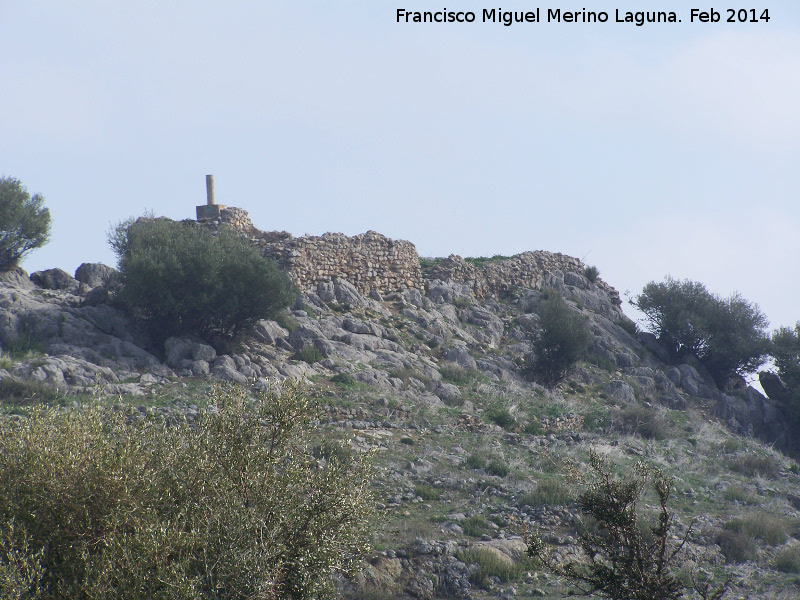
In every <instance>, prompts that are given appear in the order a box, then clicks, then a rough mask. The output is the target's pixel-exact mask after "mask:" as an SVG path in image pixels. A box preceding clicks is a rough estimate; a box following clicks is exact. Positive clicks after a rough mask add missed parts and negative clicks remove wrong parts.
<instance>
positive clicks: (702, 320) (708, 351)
mask: <svg viewBox="0 0 800 600" xmlns="http://www.w3.org/2000/svg"><path fill="white" fill-rule="evenodd" d="M632 304H633V305H634V306H636V307H637V308H638V309H639V310H641V311H642V312H643V313H644V315H645V318H646V320H647V324H648V327H649V329H650V331H651V332H652V333H654V334H655V335H656V336H657V337H658V338H659V340H661V341H662V342H663V343H664V344H665V345H666V346H667V348H668V349H669V351H670V352H671V353H672V355H673V357H675V358H680V357H682V356H684V355H686V354H691V355H694V356H696V357H697V358H698V359H699V360H700V362H701V363H702V364H703V365H704V366H705V367H706V368H707V369H708V370H709V372H710V373H711V375H713V377H714V379H715V380H716V382H717V384H718V385H720V386H722V385H725V384H726V383H727V382H728V380H729V379H730V378H731V377H733V376H734V375H746V374H748V373H752V372H754V371H755V370H756V369H758V367H759V366H760V365H761V364H763V363H764V360H765V358H766V355H767V352H768V350H769V338H768V336H767V331H766V328H767V325H768V320H767V317H766V316H765V315H764V314H763V313H762V312H761V310H760V309H759V307H758V305H757V304H754V303H751V302H748V301H747V300H745V299H744V298H742V297H741V296H740V295H739V294H738V293H734V294H732V295H731V296H729V297H728V298H721V297H719V296H718V295H716V294H712V293H711V292H709V291H708V290H707V289H706V287H705V286H704V285H703V284H702V283H698V282H696V281H689V280H688V279H687V280H685V281H679V280H677V279H673V278H671V277H667V278H666V279H665V280H664V281H663V282H662V283H656V282H654V281H651V282H650V283H648V284H647V285H646V286H645V287H644V289H643V290H642V293H641V294H639V295H638V296H637V297H636V298H635V299H634V300H633V301H632Z"/></svg>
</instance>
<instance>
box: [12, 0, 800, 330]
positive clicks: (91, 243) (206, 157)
mask: <svg viewBox="0 0 800 600" xmlns="http://www.w3.org/2000/svg"><path fill="white" fill-rule="evenodd" d="M450 4H451V5H452V6H449V7H448V3H447V2H438V3H437V2H430V1H427V0H426V1H418V2H412V3H409V4H402V3H393V4H389V3H386V2H375V1H367V0H352V1H348V0H339V1H337V2H335V3H333V2H328V1H323V0H304V1H302V2H286V1H283V2H272V1H269V0H267V1H263V0H262V1H258V2H255V1H253V2H245V1H234V0H232V1H229V2H225V3H223V2H219V1H217V2H211V1H203V0H194V1H191V2H189V1H181V0H173V1H170V2H163V1H148V0H139V1H137V2H126V3H122V2H119V1H112V0H80V1H76V2H57V1H55V0H51V1H43V0H24V1H16V0H2V2H0V73H2V76H0V175H5V176H11V177H16V178H18V179H20V180H21V181H22V182H23V184H24V185H26V186H27V188H28V190H29V191H30V192H31V193H40V194H42V195H43V196H44V198H45V203H46V205H47V207H48V208H49V209H50V211H51V214H52V217H53V227H52V237H51V241H50V243H49V244H48V245H47V246H45V247H44V248H42V249H40V250H38V251H36V252H34V253H32V254H31V255H30V256H29V257H28V258H26V260H25V261H24V262H23V264H22V266H23V267H24V268H25V269H26V270H28V271H29V272H32V271H36V270H41V269H47V268H53V267H60V268H62V269H64V270H66V271H68V272H74V270H75V269H76V268H77V267H78V266H79V265H80V264H81V263H83V262H104V263H106V264H109V265H112V266H113V265H114V264H115V257H114V255H113V254H112V252H111V251H110V249H109V247H108V244H107V242H106V234H107V231H108V229H109V228H110V227H111V226H113V225H114V224H115V223H118V222H119V221H121V220H123V219H125V218H127V217H129V216H138V215H141V214H143V213H144V212H145V211H147V210H151V211H153V212H155V213H156V214H158V215H164V216H167V217H170V218H173V219H184V218H193V217H194V212H195V205H198V204H204V203H205V175H206V174H210V173H213V174H214V176H215V182H216V196H217V202H218V203H220V204H226V205H229V206H238V207H241V208H244V209H245V210H247V211H249V213H250V216H251V219H252V220H253V223H254V224H255V225H256V227H258V228H259V229H262V230H286V231H289V232H291V233H292V234H294V235H296V236H299V235H303V234H305V233H309V234H313V235H320V234H322V233H324V232H326V231H334V232H343V233H345V234H348V235H355V234H358V233H363V232H365V231H367V230H370V229H371V230H375V231H378V232H380V233H383V234H384V235H387V236H389V237H392V238H396V239H406V240H409V241H411V242H413V243H414V244H415V245H416V247H417V250H418V251H419V253H420V255H422V256H447V255H449V254H451V253H454V254H459V255H461V256H492V255H495V254H501V255H511V254H516V253H519V252H523V251H526V250H549V251H552V252H562V253H565V254H569V255H571V256H576V257H578V258H581V259H582V260H584V262H586V263H587V264H591V265H596V266H597V267H598V268H599V270H600V274H601V277H602V278H603V279H604V280H606V281H607V282H609V283H610V284H611V285H613V286H614V287H616V288H617V289H618V290H620V292H621V293H623V294H625V292H629V293H630V294H633V295H635V294H637V293H638V292H639V291H641V289H642V287H643V286H644V285H645V284H646V283H647V282H649V281H653V280H655V281H661V280H663V278H664V277H665V276H667V275H671V276H672V277H675V278H679V279H684V278H689V279H692V280H695V281H700V282H702V283H704V284H705V285H706V286H707V287H708V288H709V289H710V290H711V291H713V292H715V293H718V294H720V295H722V296H728V295H729V294H731V293H733V292H737V291H738V292H739V293H741V295H742V296H743V297H745V298H746V299H748V300H750V301H752V302H756V303H758V304H759V306H760V307H761V310H762V311H763V312H764V313H765V314H766V315H767V316H768V317H769V319H770V321H771V324H772V327H778V326H780V325H791V324H794V323H795V322H796V321H798V320H800V305H799V304H798V300H797V299H798V298H799V297H800V201H799V199H798V190H800V168H798V162H800V161H799V160H798V159H800V110H798V107H800V3H798V2H796V0H792V1H784V0H771V1H770V2H768V3H764V2H761V1H760V0H757V1H755V2H751V3H749V4H748V5H747V6H748V7H750V8H754V9H755V12H756V13H757V16H759V17H762V16H763V10H764V9H767V10H768V16H769V19H770V20H769V21H768V22H767V21H765V20H763V19H762V20H759V21H758V22H756V23H751V22H747V23H727V22H725V21H726V19H727V18H728V12H727V10H726V9H727V8H728V5H722V4H718V3H714V4H715V5H717V6H715V9H716V10H717V12H718V13H720V20H719V22H717V23H710V22H708V23H702V22H699V21H698V22H694V23H691V22H690V21H691V9H692V8H697V6H699V4H691V3H687V2H684V1H683V0H670V1H669V2H668V1H667V0H660V1H648V2H646V3H643V2H641V1H638V2H630V1H626V0H616V1H614V0H608V1H605V0H602V1H598V0H585V1H584V2H583V3H579V4H575V5H574V6H569V9H570V10H578V11H580V10H582V9H584V8H585V10H587V11H595V12H600V11H605V12H607V13H608V14H609V21H608V22H607V23H580V22H579V23H563V22H562V23H554V22H550V23H547V22H539V23H515V24H513V25H511V26H510V27H506V26H504V25H502V24H500V23H491V22H488V23H483V22H481V15H482V10H483V9H493V8H494V9H499V8H501V7H502V9H503V10H517V11H519V10H535V9H536V7H537V6H538V7H539V8H540V14H542V17H543V18H545V19H546V13H547V9H548V8H553V9H555V8H562V10H564V8H563V7H565V6H568V4H567V3H563V2H561V1H560V0H549V3H548V2H545V3H542V4H536V3H533V2H513V3H502V4H500V6H497V5H491V4H489V3H488V1H487V2H473V1H471V0H459V1H458V2H451V3H450ZM642 4H647V5H648V8H649V9H652V10H653V11H659V10H661V11H674V12H675V13H676V15H677V17H678V18H679V19H681V22H680V23H646V24H644V25H643V26H641V27H638V26H636V25H634V24H631V23H616V22H615V19H616V11H617V10H619V12H620V14H621V15H623V17H624V14H625V12H626V11H627V10H631V11H635V10H641V5H642ZM740 4H741V3H740ZM453 6H455V7H456V8H455V9H454V8H453ZM742 6H743V5H742ZM637 7H638V8H637ZM730 7H731V8H740V6H738V5H734V4H731V5H730ZM398 8H402V9H404V10H407V11H441V10H443V9H445V8H448V9H449V10H458V11H474V12H475V13H476V16H477V18H476V22H474V23H471V24H455V23H427V24H413V23H408V24H406V23H398V22H397V19H396V13H397V9H398ZM705 10H708V8H706V9H705ZM625 310H626V312H627V313H628V314H631V315H634V313H633V311H632V310H631V308H630V307H628V306H626V307H625Z"/></svg>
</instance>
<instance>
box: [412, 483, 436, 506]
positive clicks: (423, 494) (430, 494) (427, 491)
mask: <svg viewBox="0 0 800 600" xmlns="http://www.w3.org/2000/svg"><path fill="white" fill-rule="evenodd" d="M414 493H415V494H416V495H417V496H419V497H420V498H422V499H423V500H425V502H430V501H431V500H438V499H439V498H441V497H442V491H441V490H438V489H436V488H435V487H433V486H431V485H428V484H425V483H423V484H420V485H417V486H414Z"/></svg>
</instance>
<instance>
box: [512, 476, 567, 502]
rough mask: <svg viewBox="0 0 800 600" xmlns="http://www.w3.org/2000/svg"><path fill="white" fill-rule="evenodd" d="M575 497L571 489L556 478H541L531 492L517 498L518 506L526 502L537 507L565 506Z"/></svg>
mask: <svg viewBox="0 0 800 600" xmlns="http://www.w3.org/2000/svg"><path fill="white" fill-rule="evenodd" d="M574 499H575V496H574V494H573V493H572V491H571V490H570V489H569V488H568V487H567V486H566V485H564V484H563V483H561V482H560V481H558V480H557V479H543V480H542V481H540V482H539V484H538V485H537V486H536V489H535V490H533V491H532V492H528V493H527V494H524V495H522V496H520V497H519V498H518V499H517V506H519V507H520V508H521V507H523V506H525V505H526V504H527V505H528V506H530V507H533V508H537V507H540V506H565V505H567V504H570V503H571V502H573V501H574Z"/></svg>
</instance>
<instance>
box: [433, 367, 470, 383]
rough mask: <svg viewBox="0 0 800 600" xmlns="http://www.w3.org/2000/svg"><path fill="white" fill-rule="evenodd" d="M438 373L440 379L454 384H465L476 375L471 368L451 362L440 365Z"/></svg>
mask: <svg viewBox="0 0 800 600" xmlns="http://www.w3.org/2000/svg"><path fill="white" fill-rule="evenodd" d="M439 373H441V375H442V379H444V380H445V381H447V382H449V383H452V384H455V385H467V384H468V383H470V382H471V381H472V380H474V379H475V377H476V376H477V373H476V372H475V371H474V370H473V369H465V368H463V367H460V366H458V365H456V364H452V363H448V364H444V365H442V366H440V367H439Z"/></svg>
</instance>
